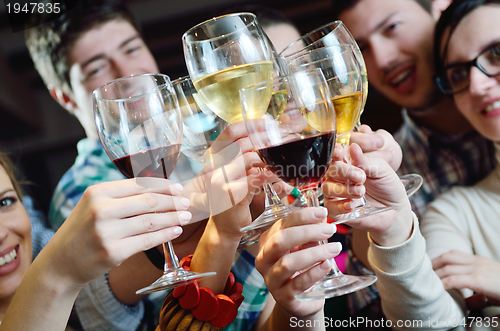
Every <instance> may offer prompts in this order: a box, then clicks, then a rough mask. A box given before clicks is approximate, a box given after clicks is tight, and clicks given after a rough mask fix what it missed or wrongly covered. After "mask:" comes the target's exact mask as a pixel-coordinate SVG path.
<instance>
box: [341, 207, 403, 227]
mask: <svg viewBox="0 0 500 331" xmlns="http://www.w3.org/2000/svg"><path fill="white" fill-rule="evenodd" d="M393 209H396V206H388V207H383V208H378V207H372V206H360V207H356V208H355V209H354V210H353V211H351V212H350V213H348V214H343V215H338V216H336V217H335V222H333V223H334V224H342V223H345V222H349V221H353V220H356V219H360V218H363V217H368V216H372V215H375V214H379V213H383V212H386V211H389V210H393Z"/></svg>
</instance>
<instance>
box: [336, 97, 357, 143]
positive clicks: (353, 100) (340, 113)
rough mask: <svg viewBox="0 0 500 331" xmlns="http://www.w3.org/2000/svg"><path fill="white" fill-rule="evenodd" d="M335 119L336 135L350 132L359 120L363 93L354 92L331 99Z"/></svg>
mask: <svg viewBox="0 0 500 331" xmlns="http://www.w3.org/2000/svg"><path fill="white" fill-rule="evenodd" d="M332 103H333V106H334V107H335V114H336V117H337V134H338V135H340V134H342V133H345V132H350V131H352V129H354V126H355V125H356V123H357V122H358V120H359V116H360V115H361V114H360V113H361V106H362V105H363V92H356V93H352V94H348V95H343V96H340V97H335V98H333V99H332Z"/></svg>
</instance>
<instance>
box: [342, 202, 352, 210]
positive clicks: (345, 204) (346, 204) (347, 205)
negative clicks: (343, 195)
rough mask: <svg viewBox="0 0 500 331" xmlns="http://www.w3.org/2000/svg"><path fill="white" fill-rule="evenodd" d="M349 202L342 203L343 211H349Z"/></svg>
mask: <svg viewBox="0 0 500 331" xmlns="http://www.w3.org/2000/svg"><path fill="white" fill-rule="evenodd" d="M351 203H352V202H351V201H348V202H344V206H343V207H344V210H351Z"/></svg>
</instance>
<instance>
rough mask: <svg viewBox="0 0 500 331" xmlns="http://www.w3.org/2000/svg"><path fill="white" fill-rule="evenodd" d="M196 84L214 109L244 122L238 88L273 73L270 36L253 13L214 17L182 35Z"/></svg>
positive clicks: (267, 78)
mask: <svg viewBox="0 0 500 331" xmlns="http://www.w3.org/2000/svg"><path fill="white" fill-rule="evenodd" d="M182 41H183V48H184V56H185V59H186V65H187V68H188V72H189V75H190V77H191V79H192V80H193V84H194V86H195V88H196V90H197V91H198V93H199V94H200V96H201V97H202V98H203V99H204V101H205V103H206V104H207V105H208V106H209V107H210V109H212V111H213V112H214V113H216V114H217V115H219V116H220V117H221V118H223V119H224V120H226V121H227V122H229V123H236V122H241V121H242V118H241V110H240V109H241V106H240V99H239V90H240V89H241V88H243V87H246V86H248V85H251V84H254V83H257V82H260V81H263V80H269V79H271V78H272V77H273V54H272V47H271V46H270V44H269V40H268V38H267V36H266V35H265V33H264V31H263V30H262V28H261V26H260V25H259V24H258V22H257V19H256V17H255V15H253V14H252V13H236V14H229V15H224V16H219V17H215V18H213V19H210V20H208V21H205V22H202V23H200V24H198V25H196V26H194V27H193V28H191V29H189V30H188V31H187V32H186V33H184V35H183V36H182Z"/></svg>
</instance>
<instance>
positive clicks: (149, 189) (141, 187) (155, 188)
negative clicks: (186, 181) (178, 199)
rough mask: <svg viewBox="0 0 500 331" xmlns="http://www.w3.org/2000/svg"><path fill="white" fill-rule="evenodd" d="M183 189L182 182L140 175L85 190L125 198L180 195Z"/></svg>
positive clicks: (94, 195) (95, 193)
mask: <svg viewBox="0 0 500 331" xmlns="http://www.w3.org/2000/svg"><path fill="white" fill-rule="evenodd" d="M182 191H183V187H182V185H181V184H178V183H175V182H173V181H171V180H168V179H164V178H156V177H138V178H131V179H123V180H116V181H112V182H103V183H99V184H95V185H92V186H90V187H88V188H87V189H86V191H85V192H86V193H87V194H91V195H92V196H93V197H96V198H97V197H109V198H123V197H128V196H133V195H138V194H143V193H160V194H166V195H180V194H181V193H182ZM84 194H85V193H84Z"/></svg>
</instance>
